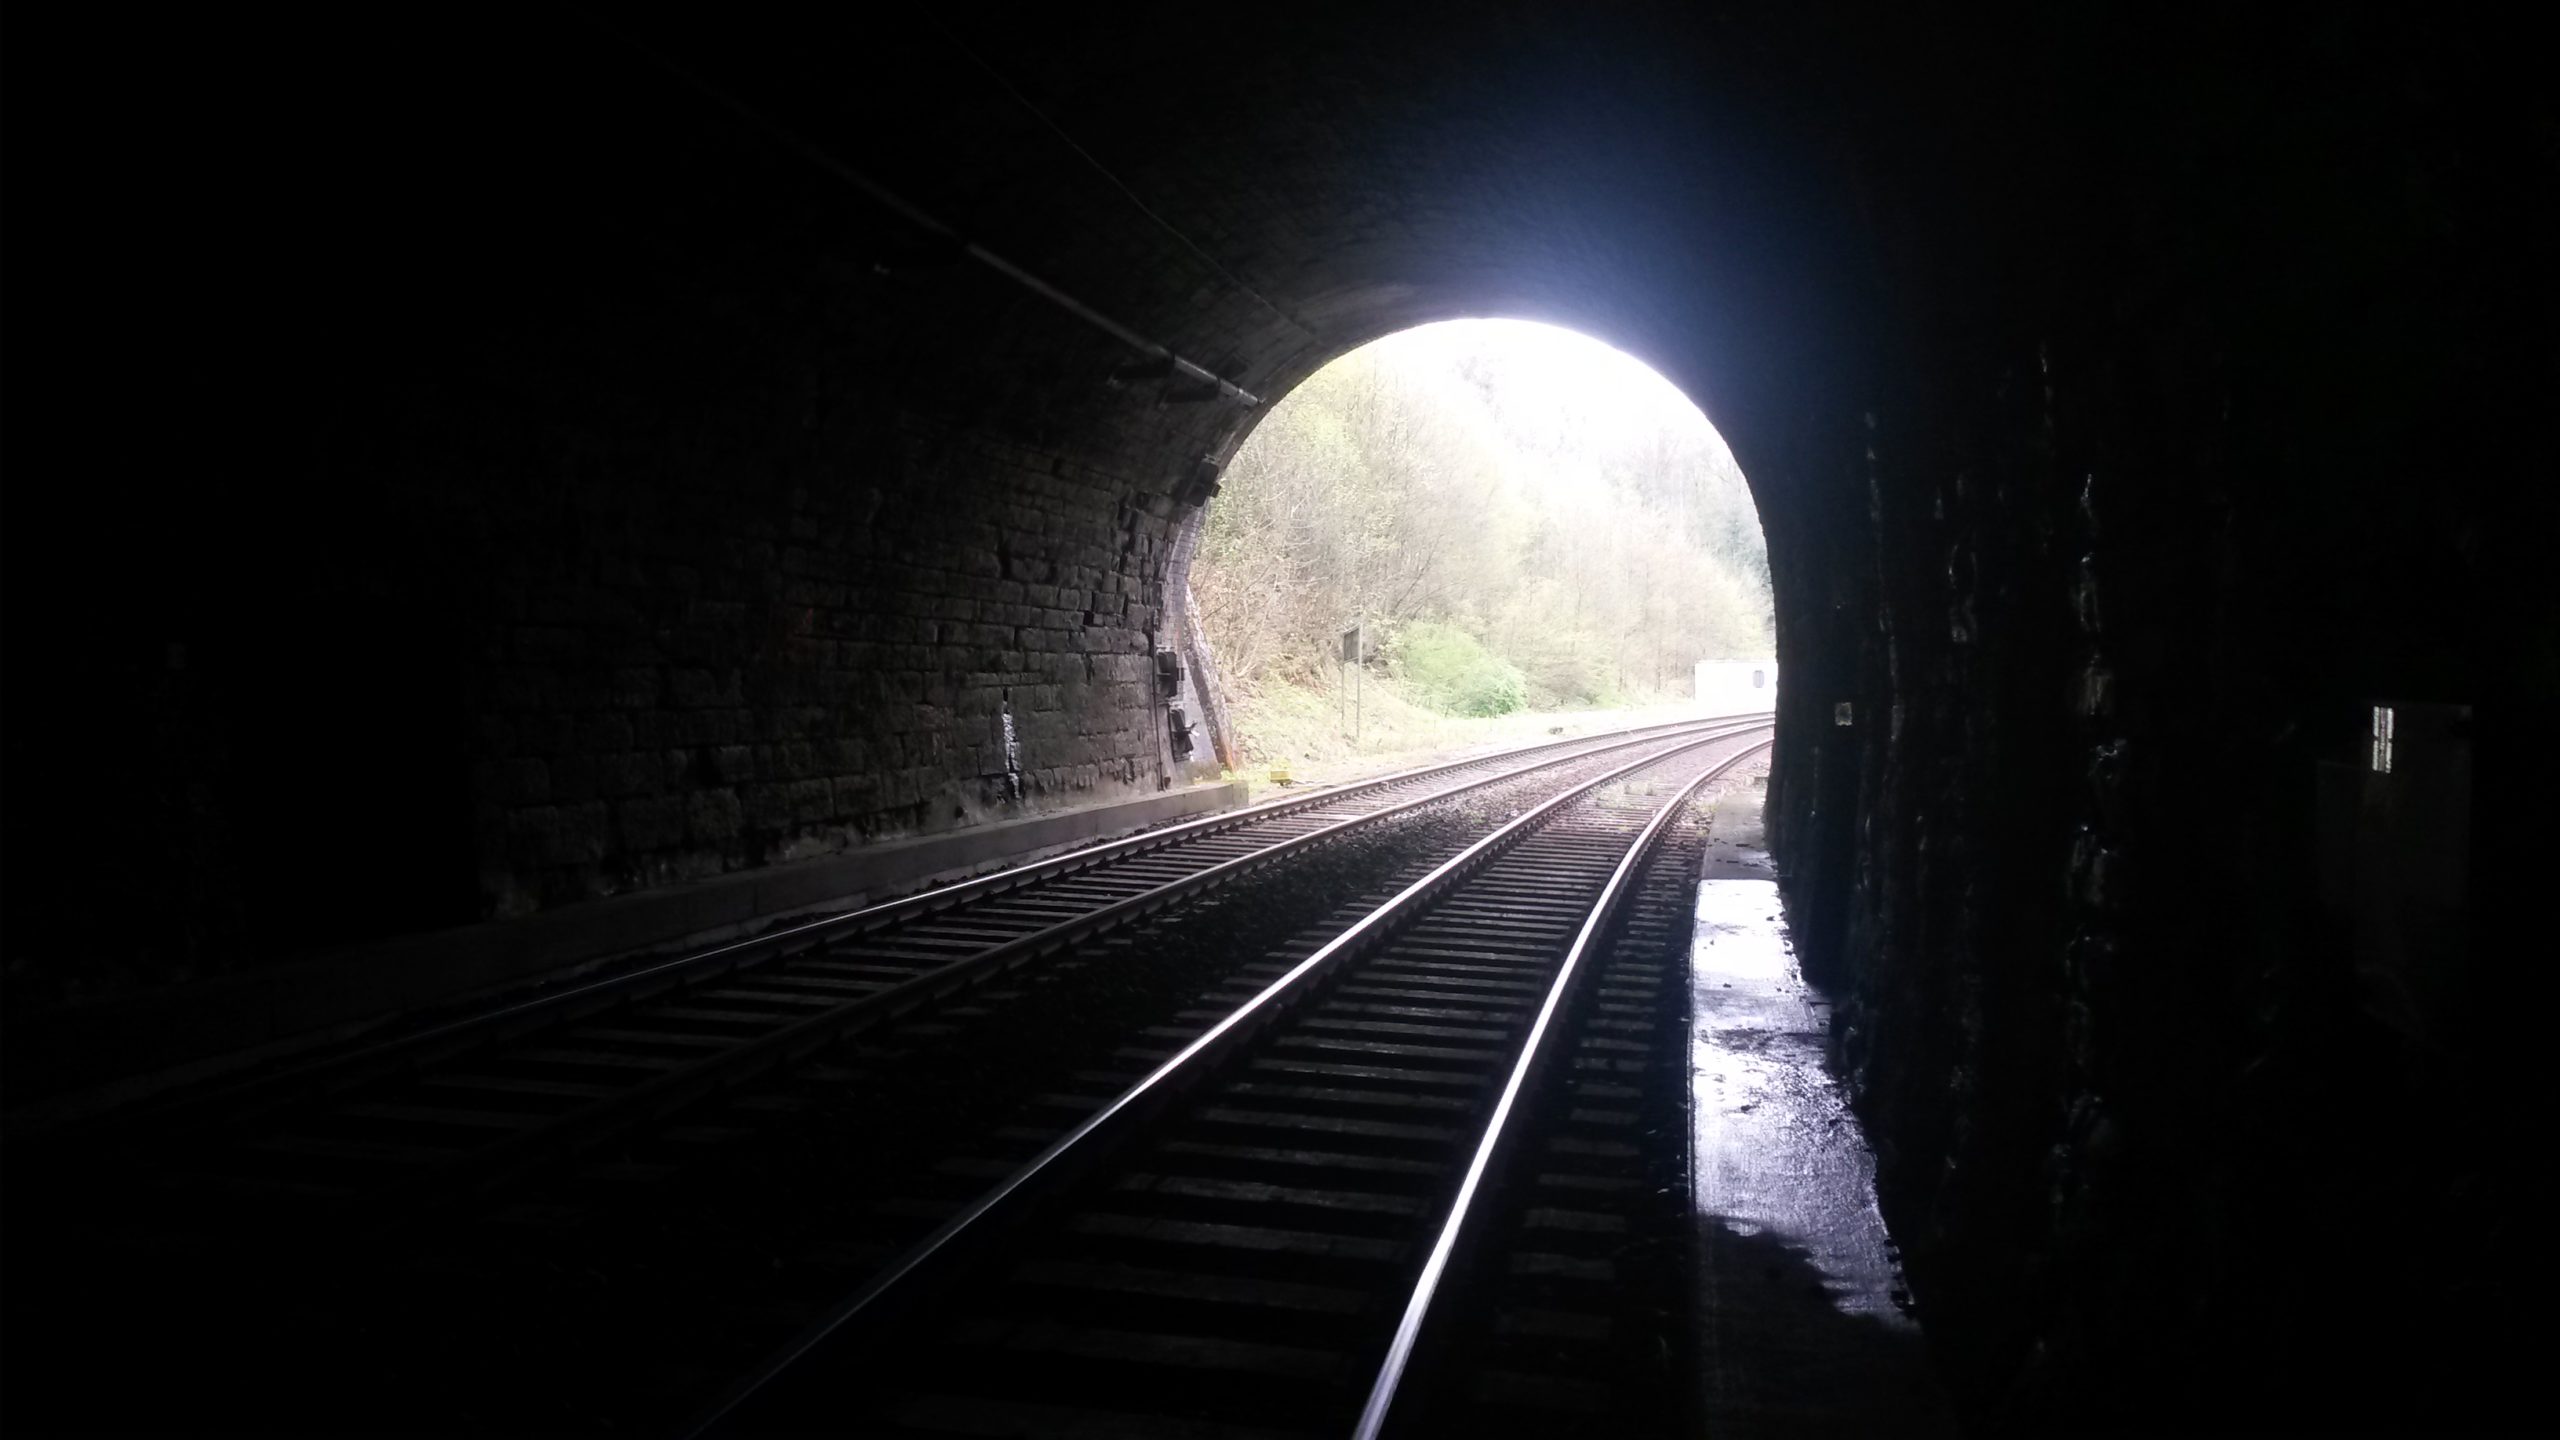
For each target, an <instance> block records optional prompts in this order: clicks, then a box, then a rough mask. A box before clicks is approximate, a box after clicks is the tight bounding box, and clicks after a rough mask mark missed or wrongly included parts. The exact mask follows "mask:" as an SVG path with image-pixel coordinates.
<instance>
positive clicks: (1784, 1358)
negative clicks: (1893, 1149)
mask: <svg viewBox="0 0 2560 1440" xmlns="http://www.w3.org/2000/svg"><path fill="white" fill-rule="evenodd" d="M1767 785H1768V782H1767V780H1766V778H1765V776H1764V777H1763V778H1762V780H1761V781H1760V783H1759V784H1757V785H1753V786H1751V787H1749V788H1747V789H1742V790H1736V791H1733V792H1730V793H1728V794H1726V795H1724V796H1722V797H1720V798H1719V799H1718V800H1717V801H1716V803H1715V808H1714V813H1713V818H1712V820H1711V821H1710V822H1709V827H1708V831H1707V855H1706V860H1705V864H1704V866H1703V869H1702V873H1701V876H1700V883H1699V886H1698V896H1697V904H1696V910H1695V925H1694V928H1693V932H1692V939H1691V943H1690V951H1689V983H1690V997H1691V998H1690V1037H1689V1043H1690V1052H1689V1053H1690V1061H1689V1081H1690V1103H1691V1110H1690V1145H1691V1150H1690V1195H1691V1209H1692V1213H1693V1214H1694V1216H1695V1222H1694V1223H1695V1225H1696V1227H1697V1228H1696V1241H1695V1244H1696V1250H1695V1252H1694V1259H1693V1271H1692V1274H1693V1284H1694V1286H1695V1288H1694V1290H1693V1292H1692V1301H1691V1313H1692V1318H1693V1321H1694V1324H1693V1328H1692V1332H1691V1333H1692V1336H1693V1339H1692V1344H1693V1345H1694V1346H1695V1350H1694V1352H1693V1359H1694V1364H1693V1365H1692V1367H1691V1373H1692V1375H1693V1376H1694V1377H1695V1381H1694V1383H1695V1385H1696V1390H1695V1392H1694V1393H1695V1404H1696V1407H1697V1408H1696V1411H1695V1414H1696V1417H1697V1421H1698V1432H1699V1433H1702V1434H1709V1435H1716V1436H1721V1437H1725V1440H1750V1437H1758V1436H1787V1437H1805V1436H1841V1437H1844V1440H1845V1437H1850V1436H1858V1437H1867V1436H1882V1437H1921V1436H1928V1437H1938V1436H1946V1435H1951V1434H1953V1433H1954V1421H1953V1417H1952V1411H1951V1410H1950V1408H1949V1406H1948V1402H1947V1400H1946V1397H1945V1395H1944V1393H1943V1391H1942V1390H1941V1389H1940V1388H1939V1385H1938V1383H1937V1380H1936V1378H1935V1376H1934V1375H1933V1374H1932V1372H1931V1370H1930V1368H1929V1363H1928V1359H1927V1356H1926V1353H1925V1350H1924V1347H1923V1343H1922V1340H1921V1334H1920V1330H1919V1327H1918V1325H1917V1323H1916V1322H1915V1321H1914V1320H1913V1318H1912V1317H1911V1315H1910V1314H1908V1313H1907V1312H1906V1311H1905V1309H1904V1304H1903V1302H1904V1297H1905V1295H1906V1294H1907V1291H1906V1290H1905V1288H1904V1284H1903V1278H1902V1271H1901V1262H1900V1260H1899V1257H1898V1255H1897V1253H1896V1251H1895V1250H1894V1247H1893V1243H1892V1241H1891V1240H1890V1238H1889V1237H1888V1236H1887V1235H1886V1233H1885V1228H1884V1217H1883V1215H1882V1213H1881V1212H1880V1211H1879V1210H1878V1209H1877V1205H1876V1196H1875V1157H1874V1154H1873V1152H1872V1151H1871V1150H1869V1148H1868V1146H1867V1143H1866V1139H1865V1136H1864V1133H1863V1131H1862V1130H1861V1128H1860V1126H1859V1123H1858V1118H1857V1116H1856V1115H1855V1114H1853V1113H1852V1112H1851V1111H1850V1109H1849V1104H1848V1099H1847V1097H1846V1095H1845V1094H1843V1093H1842V1091H1841V1088H1840V1085H1839V1083H1838V1081H1837V1079H1836V1077H1834V1075H1833V1074H1832V1072H1831V1070H1830V1067H1829V1065H1828V1063H1827V1054H1826V1052H1827V1048H1828V1041H1829V1033H1830V1019H1831V1002H1830V1001H1829V999H1828V998H1827V997H1825V996H1824V995H1823V994H1822V992H1821V991H1819V990H1816V989H1815V988H1813V987H1812V986H1811V985H1810V984H1808V983H1807V982H1806V981H1805V979H1804V976H1803V973H1802V971H1801V970H1800V969H1799V968H1798V966H1797V964H1796V958H1795V953H1794V947H1793V944H1792V942H1791V941H1790V940H1789V938H1788V935H1787V930H1786V922H1785V919H1784V913H1783V911H1781V910H1780V908H1779V904H1778V894H1777V884H1776V880H1777V870H1776V867H1775V866H1774V865H1773V864H1772V863H1771V860H1770V856H1769V854H1768V852H1767V851H1766V850H1765V849H1764V848H1763V846H1764V844H1765V841H1764V839H1763V831H1762V816H1763V812H1764V810H1765V808H1766V806H1767V802H1768V796H1769V792H1768V788H1767Z"/></svg>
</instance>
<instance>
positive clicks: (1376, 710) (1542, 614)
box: [1189, 319, 1776, 769]
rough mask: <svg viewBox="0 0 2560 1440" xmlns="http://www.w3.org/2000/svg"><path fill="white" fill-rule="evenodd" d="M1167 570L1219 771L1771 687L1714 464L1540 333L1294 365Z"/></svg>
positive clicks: (1695, 430) (1470, 737) (1759, 573)
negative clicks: (1219, 689)
mask: <svg viewBox="0 0 2560 1440" xmlns="http://www.w3.org/2000/svg"><path fill="white" fill-rule="evenodd" d="M1189 583H1190V589H1191V602H1190V606H1189V613H1190V615H1191V616H1192V617H1193V618H1194V620H1195V622H1196V624H1197V625H1198V627H1199V629H1200V631H1201V633H1202V634H1203V635H1204V636H1205V638H1206V639H1207V641H1208V642H1209V643H1208V650H1209V652H1210V654H1212V655H1213V656H1214V657H1215V666H1216V669H1217V672H1218V678H1219V681H1220V682H1222V684H1223V687H1224V691H1225V694H1226V697H1227V699H1228V702H1229V704H1228V707H1227V714H1228V724H1229V725H1230V726H1231V727H1232V730H1233V732H1234V733H1233V738H1234V741H1235V745H1234V749H1235V750H1236V752H1237V756H1236V758H1237V761H1238V763H1239V768H1243V767H1253V768H1257V769H1258V768H1260V767H1262V766H1264V765H1273V766H1283V767H1285V766H1288V765H1290V764H1293V763H1294V764H1297V765H1299V766H1300V767H1301V768H1302V769H1303V768H1305V767H1306V766H1308V765H1309V764H1313V765H1314V766H1316V767H1318V768H1322V767H1323V766H1324V764H1325V763H1326V762H1328V761H1334V760H1340V759H1343V758H1345V757H1348V756H1353V755H1359V756H1368V757H1375V756H1379V755H1382V754H1392V753H1397V752H1401V751H1408V750H1413V751H1418V750H1425V749H1437V748H1446V747H1448V746H1451V745H1457V744H1466V743H1471V742H1489V741H1493V740H1497V739H1509V738H1515V737H1526V736H1529V735H1534V734H1537V733H1541V732H1543V731H1548V730H1554V729H1557V728H1559V727H1564V726H1571V725H1577V724H1583V723H1589V722H1590V720H1591V719H1592V718H1593V717H1594V716H1595V715H1596V714H1597V713H1600V712H1605V713H1609V714H1613V715H1615V714H1635V715H1645V714H1651V713H1654V712H1658V711H1659V712H1668V711H1671V710H1674V709H1677V710H1680V711H1686V712H1695V711H1697V710H1699V709H1701V708H1703V709H1706V710H1709V711H1712V712H1715V713H1732V712H1739V711H1743V710H1765V709H1768V708H1771V706H1772V704H1773V702H1774V696H1775V686H1776V666H1775V664H1774V662H1773V661H1772V660H1771V658H1770V657H1771V654H1772V651H1773V642H1772V629H1771V623H1772V614H1771V600H1770V586H1769V562H1768V552H1767V547H1766V543H1765V541H1764V539H1763V537H1762V533H1761V527H1760V517H1759V512H1758V510H1757V508H1756V507H1755V505H1754V503H1753V500H1752V495H1751V492H1750V489H1749V488H1748V486H1747V485H1746V484H1745V482H1744V479H1743V476H1742V472H1741V470H1740V469H1739V467H1737V466H1736V465H1735V463H1734V460H1733V455H1732V452H1731V451H1730V450H1729V449H1728V448H1727V447H1726V445H1725V442H1724V440H1723V438H1722V437H1721V436H1719V435H1718V434H1717V433H1716V430H1715V427H1714V426H1713V425H1711V424H1710V423H1709V422H1708V420H1707V417H1706V416H1705V415H1704V414H1702V413H1701V412H1700V411H1699V409H1698V408H1697V406H1696V405H1694V404H1692V403H1691V402H1690V401H1689V399H1688V398H1687V396H1685V395H1684V394H1682V393H1681V391H1680V390H1679V389H1678V387H1676V386H1674V385H1673V384H1672V383H1671V382H1670V381H1669V380H1667V379H1665V378H1664V377H1663V376H1661V375H1660V374H1658V373H1656V372H1655V371H1654V370H1653V369H1651V368H1650V367H1648V366H1647V365H1645V364H1644V362H1642V361H1640V360H1637V359H1636V358H1634V357H1633V356H1630V355H1627V354H1625V353H1623V352H1621V351H1619V350H1616V349H1613V348H1611V347H1610V346H1608V345H1606V344H1603V343H1601V342H1600V341H1598V340H1594V339H1592V338H1590V337H1588V336H1585V335H1582V334H1579V333H1576V332H1574V331H1571V330H1566V329H1562V328H1560V327H1557V326H1553V325H1546V324H1539V323H1535V322H1530V321H1521V320H1495V319H1469V320H1451V321H1445V322H1440V323H1436V324H1430V325H1423V326H1419V327H1416V328H1414V329H1410V330H1405V331H1401V332H1399V333H1396V334H1393V335H1389V336H1386V337H1384V338H1382V339H1379V340H1376V341H1373V342H1371V343H1370V344H1367V345H1364V346H1362V347H1360V348H1358V349H1356V350H1353V351H1350V352H1348V353H1347V354H1344V355H1342V356H1341V357H1339V358H1337V359H1336V360H1334V361H1333V362H1331V363H1330V364H1328V365H1326V366H1325V367H1324V368H1322V369H1321V370H1318V371H1317V372H1316V373H1315V374H1314V375H1313V376H1311V377H1309V378H1308V379H1307V380H1306V381H1305V382H1304V383H1302V384H1301V385H1299V386H1298V387H1297V388H1296V389H1294V390H1293V391H1291V392H1290V393H1289V394H1288V395H1287V396H1286V397H1285V398H1283V399H1282V400H1281V401H1280V402H1279V403H1278V404H1276V405H1274V406H1273V407H1272V410H1271V413H1270V414H1269V415H1268V416H1267V417H1266V418H1265V419H1264V420H1263V421H1262V422H1261V424H1260V425H1259V426H1257V427H1256V428H1255V430H1254V431H1253V433H1252V434H1251V435H1249V436H1248V437H1247V438H1246V439H1245V441H1244V443H1243V444H1242V446H1241V447H1240V448H1239V449H1238V450H1237V452H1236V454H1235V456H1234V458H1233V460H1232V461H1231V462H1230V464H1229V466H1228V468H1227V471H1226V474H1225V477H1224V483H1223V485H1222V487H1221V490H1220V492H1219V495H1218V498H1217V500H1216V501H1215V502H1214V503H1213V504H1212V505H1211V506H1210V507H1209V509H1208V512H1207V515H1206V517H1205V519H1204V520H1203V522H1202V527H1201V530H1200V534H1199V540H1198V547H1197V551H1196V555H1195V556H1194V558H1193V560H1192V564H1191V569H1190V572H1189Z"/></svg>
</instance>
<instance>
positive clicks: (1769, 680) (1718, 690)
mask: <svg viewBox="0 0 2560 1440" xmlns="http://www.w3.org/2000/svg"><path fill="white" fill-rule="evenodd" d="M1697 674H1698V680H1697V696H1698V705H1699V707H1700V708H1701V709H1703V710H1705V711H1706V712H1707V713H1709V714H1711V715H1741V714H1746V713H1749V712H1753V711H1760V710H1774V709H1776V708H1777V704H1778V662H1777V661H1775V660H1701V661H1699V662H1698V672H1697Z"/></svg>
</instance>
